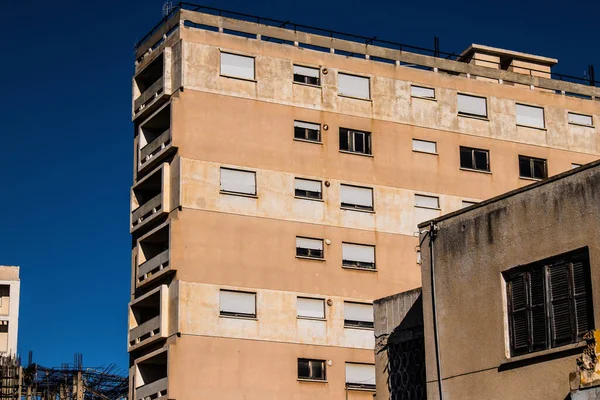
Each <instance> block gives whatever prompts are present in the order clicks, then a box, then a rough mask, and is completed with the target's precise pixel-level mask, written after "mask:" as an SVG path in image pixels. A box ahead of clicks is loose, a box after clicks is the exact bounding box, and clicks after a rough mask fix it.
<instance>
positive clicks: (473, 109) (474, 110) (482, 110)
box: [458, 93, 487, 117]
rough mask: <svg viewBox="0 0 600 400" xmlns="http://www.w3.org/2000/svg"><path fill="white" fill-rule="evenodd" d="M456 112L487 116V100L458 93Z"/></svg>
mask: <svg viewBox="0 0 600 400" xmlns="http://www.w3.org/2000/svg"><path fill="white" fill-rule="evenodd" d="M458 112H459V113H464V114H469V115H478V116H480V117H485V116H487V100H486V98H485V97H476V96H468V95H466V94H460V93H459V94H458Z"/></svg>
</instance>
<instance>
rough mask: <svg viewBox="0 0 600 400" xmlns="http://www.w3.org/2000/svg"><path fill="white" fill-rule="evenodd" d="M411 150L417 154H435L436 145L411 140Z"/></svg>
mask: <svg viewBox="0 0 600 400" xmlns="http://www.w3.org/2000/svg"><path fill="white" fill-rule="evenodd" d="M412 149H413V151H417V152H419V153H429V154H437V143H436V142H430V141H427V140H419V139H413V140H412Z"/></svg>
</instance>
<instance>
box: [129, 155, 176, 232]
mask: <svg viewBox="0 0 600 400" xmlns="http://www.w3.org/2000/svg"><path fill="white" fill-rule="evenodd" d="M170 179H171V176H170V166H169V164H167V163H163V164H162V165H161V166H159V167H158V168H156V169H155V170H154V171H152V172H150V173H149V174H148V175H147V176H145V177H144V178H143V179H141V180H139V181H138V182H137V183H136V184H135V185H133V187H132V188H131V225H130V231H131V233H133V232H135V231H137V230H138V229H140V228H141V227H143V226H144V225H147V224H148V223H149V222H150V221H152V220H156V219H158V218H160V217H161V216H164V215H166V214H167V213H168V212H169V211H170V190H169V189H170V187H171V181H170Z"/></svg>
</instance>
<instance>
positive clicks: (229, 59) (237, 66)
mask: <svg viewBox="0 0 600 400" xmlns="http://www.w3.org/2000/svg"><path fill="white" fill-rule="evenodd" d="M221 75H223V76H230V77H233V78H242V79H250V80H254V57H248V56H242V55H239V54H231V53H221Z"/></svg>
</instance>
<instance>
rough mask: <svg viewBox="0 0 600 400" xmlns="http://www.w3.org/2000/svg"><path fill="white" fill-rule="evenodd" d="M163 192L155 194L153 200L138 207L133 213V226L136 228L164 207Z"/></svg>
mask: <svg viewBox="0 0 600 400" xmlns="http://www.w3.org/2000/svg"><path fill="white" fill-rule="evenodd" d="M162 197H163V195H162V193H160V194H158V195H156V196H154V197H153V198H152V199H151V200H149V201H148V202H146V203H144V204H143V205H141V206H139V207H138V208H136V209H135V210H134V211H133V212H132V213H131V226H132V227H133V228H135V227H136V226H137V225H139V224H141V223H142V222H144V221H145V220H146V219H148V218H150V217H151V216H153V215H154V214H156V213H157V212H159V211H160V210H161V209H162Z"/></svg>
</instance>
